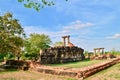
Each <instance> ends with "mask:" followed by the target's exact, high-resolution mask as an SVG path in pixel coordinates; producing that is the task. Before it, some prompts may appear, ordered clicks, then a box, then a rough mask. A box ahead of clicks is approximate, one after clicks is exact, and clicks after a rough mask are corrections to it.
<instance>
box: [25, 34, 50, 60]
mask: <svg viewBox="0 0 120 80" xmlns="http://www.w3.org/2000/svg"><path fill="white" fill-rule="evenodd" d="M50 44H51V40H50V38H49V36H47V35H45V34H36V33H33V34H30V37H29V38H28V39H26V46H25V54H26V56H28V55H29V57H31V56H32V57H35V58H36V57H38V55H39V52H40V49H46V48H48V47H50Z"/></svg>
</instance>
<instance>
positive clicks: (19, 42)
mask: <svg viewBox="0 0 120 80" xmlns="http://www.w3.org/2000/svg"><path fill="white" fill-rule="evenodd" d="M24 37H25V33H24V30H23V28H22V27H21V25H20V23H19V22H18V20H17V19H14V18H13V15H12V14H11V13H6V14H4V15H3V16H0V53H14V54H19V53H20V51H21V48H22V47H23V46H24V39H23V38H24Z"/></svg>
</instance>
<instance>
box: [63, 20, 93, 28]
mask: <svg viewBox="0 0 120 80" xmlns="http://www.w3.org/2000/svg"><path fill="white" fill-rule="evenodd" d="M93 25H94V24H93V23H90V22H87V23H82V22H81V21H79V20H77V21H75V22H72V23H70V25H68V26H65V27H64V29H67V30H80V29H82V28H85V27H91V26H93Z"/></svg>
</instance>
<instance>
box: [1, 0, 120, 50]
mask: <svg viewBox="0 0 120 80" xmlns="http://www.w3.org/2000/svg"><path fill="white" fill-rule="evenodd" d="M54 1H55V3H56V5H55V6H51V7H45V8H43V9H41V11H40V12H37V11H35V10H34V9H28V8H25V7H24V6H23V4H21V3H19V2H17V0H0V15H3V14H4V13H6V12H11V13H13V15H14V17H15V18H17V19H19V22H20V23H21V25H22V27H23V28H24V30H25V32H26V34H27V35H29V34H30V33H39V34H42V33H44V34H46V35H49V36H50V38H51V40H52V41H53V43H54V42H58V41H62V38H61V36H64V35H70V36H71V38H70V40H71V42H72V43H73V44H74V45H76V46H79V47H81V48H83V49H85V50H87V51H93V49H94V48H99V47H104V48H105V50H106V51H108V50H112V49H116V50H120V5H119V2H120V1H119V0H69V1H68V2H66V1H64V0H54Z"/></svg>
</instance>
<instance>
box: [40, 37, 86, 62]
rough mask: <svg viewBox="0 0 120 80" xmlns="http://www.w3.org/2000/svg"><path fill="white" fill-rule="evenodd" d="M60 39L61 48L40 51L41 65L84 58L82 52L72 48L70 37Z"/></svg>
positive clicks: (80, 49)
mask: <svg viewBox="0 0 120 80" xmlns="http://www.w3.org/2000/svg"><path fill="white" fill-rule="evenodd" d="M62 38H63V46H58V47H50V48H48V49H45V50H42V51H41V63H42V64H53V63H66V62H73V61H80V60H83V59H84V58H85V57H84V54H83V52H84V50H83V49H82V48H79V47H76V46H74V45H73V44H72V43H71V42H70V36H62Z"/></svg>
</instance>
